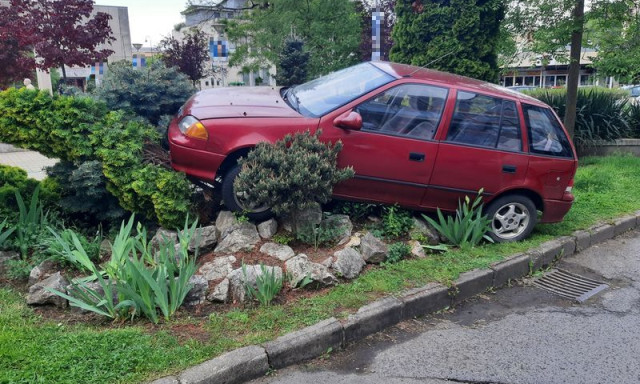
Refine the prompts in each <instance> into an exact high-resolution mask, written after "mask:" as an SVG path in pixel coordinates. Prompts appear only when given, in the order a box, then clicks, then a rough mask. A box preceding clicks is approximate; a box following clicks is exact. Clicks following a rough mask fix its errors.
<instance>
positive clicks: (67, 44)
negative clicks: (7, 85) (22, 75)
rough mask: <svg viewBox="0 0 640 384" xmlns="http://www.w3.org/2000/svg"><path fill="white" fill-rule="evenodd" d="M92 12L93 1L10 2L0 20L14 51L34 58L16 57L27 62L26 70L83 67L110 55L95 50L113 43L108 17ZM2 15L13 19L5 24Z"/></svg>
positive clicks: (46, 0)
mask: <svg viewBox="0 0 640 384" xmlns="http://www.w3.org/2000/svg"><path fill="white" fill-rule="evenodd" d="M92 11H93V0H10V2H9V6H8V7H0V19H4V20H5V21H6V26H5V28H9V29H13V30H14V31H15V32H14V37H15V38H16V40H17V42H18V47H24V46H30V47H31V48H32V49H33V50H35V52H36V55H37V57H38V59H36V57H33V56H31V57H29V55H25V54H24V53H23V54H19V56H20V60H25V59H30V60H31V61H30V62H29V64H22V65H26V66H31V65H32V66H35V67H37V68H40V69H44V70H49V69H51V68H58V67H59V68H61V69H62V76H63V78H64V80H65V81H66V78H67V74H66V71H65V68H64V66H65V65H67V66H74V65H77V66H86V65H90V64H93V63H95V62H96V61H101V60H105V59H106V58H107V57H108V56H109V55H110V54H112V53H113V51H111V50H109V49H106V48H99V46H100V45H101V44H105V43H110V42H112V41H113V40H115V39H114V38H113V36H112V35H111V28H110V27H109V20H110V19H111V15H109V14H107V13H104V12H97V13H96V14H95V15H93V16H92V15H91V12H92ZM5 15H14V16H17V17H14V18H12V19H9V20H6V18H5Z"/></svg>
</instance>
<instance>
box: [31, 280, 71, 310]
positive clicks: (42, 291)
mask: <svg viewBox="0 0 640 384" xmlns="http://www.w3.org/2000/svg"><path fill="white" fill-rule="evenodd" d="M68 285H69V282H68V281H67V279H65V278H64V277H63V276H62V274H60V272H56V273H55V274H53V275H51V276H49V277H47V278H46V279H44V280H42V281H39V282H37V283H36V284H34V285H32V286H31V287H29V294H28V295H27V304H29V305H44V304H53V305H55V306H56V307H61V308H64V307H66V306H67V304H68V303H67V300H66V299H63V298H62V297H60V296H58V295H56V294H55V293H53V292H49V291H48V290H47V289H46V288H50V289H55V290H57V291H59V292H63V293H64V292H66V289H67V286H68Z"/></svg>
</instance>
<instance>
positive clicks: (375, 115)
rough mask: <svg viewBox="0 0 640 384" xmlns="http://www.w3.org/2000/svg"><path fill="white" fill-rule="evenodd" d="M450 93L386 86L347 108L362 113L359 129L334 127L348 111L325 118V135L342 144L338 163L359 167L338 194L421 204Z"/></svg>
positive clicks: (420, 87)
mask: <svg viewBox="0 0 640 384" xmlns="http://www.w3.org/2000/svg"><path fill="white" fill-rule="evenodd" d="M447 94H448V89H447V88H443V87H436V86H431V85H426V84H415V83H405V84H400V85H397V86H394V87H391V88H388V89H386V90H384V91H383V92H380V93H378V94H376V95H375V96H373V97H371V98H368V99H366V100H365V101H363V102H360V103H356V104H354V105H352V106H350V107H348V108H347V109H346V111H347V112H348V111H349V110H353V111H355V112H357V113H358V114H359V115H360V116H361V117H362V128H361V129H360V130H349V129H343V128H338V127H336V126H334V119H335V117H336V116H337V115H340V114H341V113H344V112H345V110H344V109H343V110H340V111H337V112H336V113H333V114H329V115H327V116H325V117H323V118H322V119H321V121H320V128H321V129H322V131H323V134H322V136H323V139H325V140H328V141H332V142H335V141H337V140H340V141H342V144H343V149H342V151H341V152H340V155H339V157H338V165H339V166H340V167H345V166H352V167H353V169H354V171H355V177H353V178H352V179H349V180H346V181H344V182H341V183H339V184H338V185H336V186H335V188H334V195H335V196H338V197H343V198H353V199H359V200H369V201H376V202H383V203H389V204H393V203H398V204H401V205H403V206H408V207H419V205H420V201H421V198H422V196H423V194H424V193H425V188H426V187H427V186H428V184H429V179H430V177H431V172H432V170H433V166H434V164H435V160H436V157H437V152H438V143H437V141H435V140H434V137H435V133H436V130H437V129H438V126H439V125H440V121H441V118H442V111H443V109H444V104H445V100H446V99H447Z"/></svg>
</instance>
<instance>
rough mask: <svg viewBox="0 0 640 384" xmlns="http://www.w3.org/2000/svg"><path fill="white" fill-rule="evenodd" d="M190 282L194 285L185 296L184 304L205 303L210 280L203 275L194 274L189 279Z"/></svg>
mask: <svg viewBox="0 0 640 384" xmlns="http://www.w3.org/2000/svg"><path fill="white" fill-rule="evenodd" d="M189 283H191V284H193V287H192V288H191V290H190V291H189V293H187V296H186V297H185V298H184V304H185V305H198V304H202V303H204V301H205V299H206V297H207V290H208V289H209V281H208V280H207V279H205V278H204V276H202V275H193V276H191V278H190V279H189Z"/></svg>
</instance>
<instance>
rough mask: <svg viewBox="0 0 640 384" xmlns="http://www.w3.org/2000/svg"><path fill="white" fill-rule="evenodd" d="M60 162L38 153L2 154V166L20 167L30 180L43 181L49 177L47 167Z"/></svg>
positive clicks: (0, 159) (0, 162)
mask: <svg viewBox="0 0 640 384" xmlns="http://www.w3.org/2000/svg"><path fill="white" fill-rule="evenodd" d="M57 162H58V159H49V158H47V157H45V156H42V155H41V154H39V153H38V152H33V151H20V152H0V164H4V165H10V166H12V167H20V168H22V169H24V170H25V171H27V174H28V176H29V177H30V178H33V179H36V180H42V179H44V178H45V177H47V174H46V172H45V171H44V168H45V167H50V166H52V165H54V164H56V163H57Z"/></svg>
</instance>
